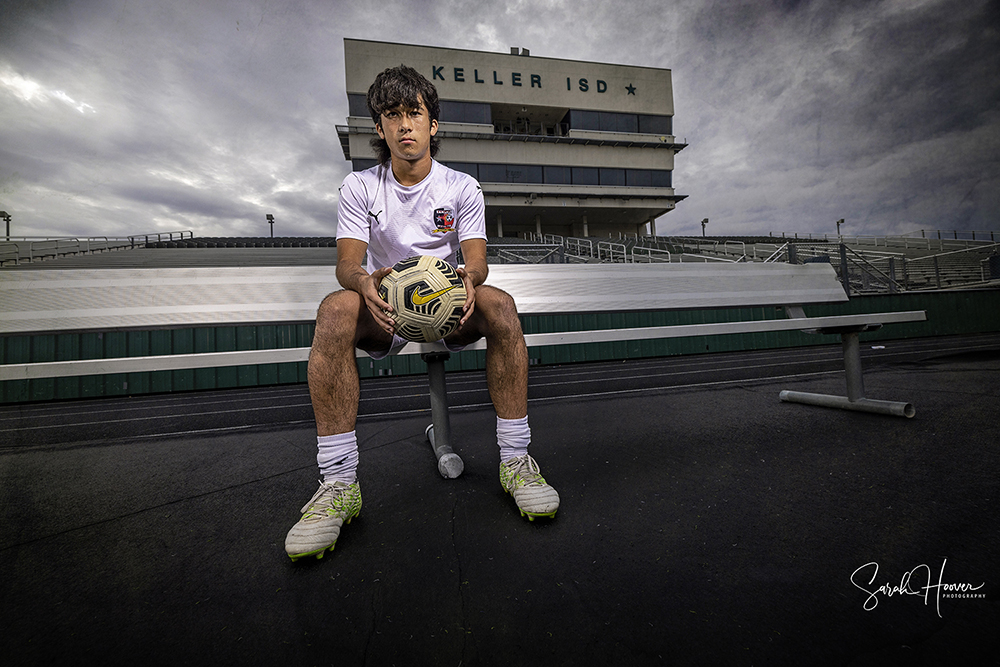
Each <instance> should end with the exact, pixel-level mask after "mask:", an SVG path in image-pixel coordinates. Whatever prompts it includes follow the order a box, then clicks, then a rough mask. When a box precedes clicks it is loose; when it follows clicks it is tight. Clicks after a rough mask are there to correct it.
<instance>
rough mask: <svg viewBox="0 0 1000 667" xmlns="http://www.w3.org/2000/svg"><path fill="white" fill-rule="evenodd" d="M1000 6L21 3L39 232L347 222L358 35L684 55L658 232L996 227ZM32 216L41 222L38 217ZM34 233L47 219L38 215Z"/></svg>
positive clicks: (11, 38) (596, 55)
mask: <svg viewBox="0 0 1000 667" xmlns="http://www.w3.org/2000/svg"><path fill="white" fill-rule="evenodd" d="M997 14H998V5H997V3H995V2H986V1H982V0H979V1H977V0H971V1H968V2H958V1H956V0H943V1H925V2H917V1H914V0H898V1H895V0H894V1H884V2H874V1H870V2H838V3H834V2H809V1H802V2H733V1H730V0H726V1H724V2H723V1H722V0H677V1H676V2H671V3H664V2H662V1H661V0H634V1H630V2H619V3H608V2H603V1H600V2H599V1H597V0H577V1H575V2H570V1H569V0H524V1H519V0H511V1H510V2H507V3H502V4H500V3H487V4H485V5H484V4H483V3H481V2H478V1H473V0H468V1H457V2H403V1H397V2H386V3H380V4H379V5H378V6H377V7H376V6H374V5H372V6H370V5H366V4H361V3H347V2H320V1H318V0H290V1H282V2H277V1H275V0H270V1H267V2H265V1H264V0H260V1H248V2H227V3H212V2H209V3H203V2H194V1H190V2H169V3H166V2H154V1H152V0H132V1H130V2H127V3H124V2H111V1H110V0H107V1H102V0H92V1H90V2H68V1H62V2H59V1H55V2H48V3H46V2H16V3H15V2H8V3H5V4H0V25H2V26H3V29H2V39H0V118H2V119H3V122H2V123H0V151H2V153H0V208H4V209H5V210H11V211H13V212H14V213H15V228H16V229H20V230H21V232H20V233H39V234H55V233H58V234H94V233H98V232H100V233H102V234H107V233H112V231H114V232H118V231H119V230H120V231H121V232H122V233H132V232H135V231H136V227H139V228H141V231H143V232H145V231H150V230H151V229H152V228H161V229H167V228H170V229H174V228H177V226H178V225H183V226H184V227H185V228H191V229H193V230H194V231H195V232H196V233H199V234H212V235H221V234H239V233H244V230H256V231H250V232H247V233H262V232H261V231H260V228H261V227H262V225H263V223H262V222H261V221H262V220H263V216H264V214H265V213H272V214H274V215H275V216H276V218H277V219H278V220H280V221H282V227H283V230H282V233H287V234H298V233H301V234H309V235H327V234H331V233H333V228H332V227H333V225H334V221H335V217H336V215H335V212H336V195H337V187H338V186H339V184H340V181H341V180H342V179H343V177H344V175H346V173H347V171H348V169H349V164H348V163H347V162H346V161H345V160H344V155H343V152H342V150H341V148H340V143H339V140H338V138H337V134H336V125H337V124H338V123H339V124H343V123H345V117H346V115H347V104H346V96H345V94H344V92H343V77H344V73H343V67H344V65H343V39H344V38H345V37H352V38H361V39H373V40H383V41H390V42H393V41H395V42H404V43H411V44H428V45H432V46H447V47H457V48H466V49H477V50H485V51H495V52H499V53H504V52H506V51H507V48H508V47H509V46H523V47H527V48H530V49H531V52H532V54H533V55H535V56H548V57H557V58H567V59H579V60H588V61H598V62H610V63H623V64H632V65H645V66H652V67H661V68H669V69H671V70H672V74H673V81H674V98H675V111H676V115H675V119H674V131H675V132H676V134H677V136H678V138H679V139H681V140H686V141H687V142H688V143H689V144H690V145H689V147H688V148H686V149H685V150H684V151H682V152H681V153H680V154H679V155H678V156H677V160H676V169H675V172H674V185H675V187H676V188H677V191H678V192H679V193H681V194H687V195H689V196H688V199H687V200H685V201H684V202H681V204H680V205H679V206H678V209H677V210H676V211H675V212H672V213H670V214H669V215H667V216H665V217H664V218H663V219H661V220H660V222H659V223H658V226H657V228H658V230H662V231H666V232H675V231H681V232H686V233H700V225H699V224H698V222H699V221H700V220H701V219H702V218H704V217H709V218H710V219H711V221H712V222H711V227H710V230H709V231H710V232H716V233H741V232H742V233H749V232H755V233H759V232H767V231H798V232H809V231H816V232H821V233H822V232H832V231H834V221H835V220H837V219H839V218H846V219H847V220H848V230H849V231H852V232H853V233H863V232H867V233H886V232H892V231H909V230H910V229H914V228H920V227H926V228H945V229H952V228H979V229H983V228H991V227H992V228H996V227H997V215H998V212H1000V200H998V196H1000V195H998V194H997V193H998V192H1000V166H998V163H997V159H996V157H995V156H996V155H997V154H1000V132H998V129H997V128H998V124H1000V118H998V106H1000V105H998V102H1000V97H998V95H1000V77H996V75H995V72H996V71H1000V43H998V39H1000V36H998V35H1000V31H998V16H997ZM18 225H20V227H18ZM32 230H34V232H32Z"/></svg>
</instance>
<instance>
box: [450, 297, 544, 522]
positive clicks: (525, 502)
mask: <svg viewBox="0 0 1000 667" xmlns="http://www.w3.org/2000/svg"><path fill="white" fill-rule="evenodd" d="M480 337H485V338H486V385H487V387H488V388H489V391H490V399H491V400H492V401H493V407H494V408H495V409H496V411H497V444H498V445H499V447H500V459H501V461H500V483H501V485H502V486H503V487H504V489H505V490H506V491H507V492H508V493H510V494H511V495H512V496H513V497H514V500H515V502H516V503H517V507H518V510H519V511H520V512H521V515H522V516H527V517H528V518H529V519H530V520H532V521H534V519H535V517H539V516H545V517H552V516H555V513H556V510H558V509H559V494H558V493H556V490H555V489H553V488H552V487H551V486H550V485H549V484H548V483H546V481H545V479H544V478H543V477H542V474H541V470H540V469H539V467H538V464H537V463H536V462H535V460H534V459H533V458H532V457H531V456H529V455H528V445H529V444H530V441H531V429H530V428H529V427H528V348H527V345H526V344H525V342H524V333H523V332H522V330H521V321H520V320H519V319H518V317H517V308H516V306H515V304H514V300H513V299H512V298H511V297H510V296H509V295H508V294H506V293H505V292H503V291H501V290H498V289H496V288H493V287H489V286H487V285H481V286H479V287H477V288H476V310H475V312H474V313H473V315H472V317H470V318H469V320H468V321H467V322H466V324H465V327H463V329H462V331H460V332H458V333H456V334H455V335H454V336H451V337H449V338H448V342H451V343H456V344H468V343H471V342H473V341H475V340H478V339H479V338H480Z"/></svg>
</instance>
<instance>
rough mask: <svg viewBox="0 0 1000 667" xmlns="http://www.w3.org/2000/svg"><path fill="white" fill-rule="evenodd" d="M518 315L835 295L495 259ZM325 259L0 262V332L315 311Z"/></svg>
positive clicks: (653, 270)
mask: <svg viewBox="0 0 1000 667" xmlns="http://www.w3.org/2000/svg"><path fill="white" fill-rule="evenodd" d="M488 283H489V284H491V285H494V286H496V287H498V288H500V289H503V290H505V291H507V292H508V293H510V294H511V296H513V297H514V301H515V303H517V307H518V311H519V312H520V313H521V314H525V315H538V314H559V313H608V312H629V311H642V310H674V309H689V308H732V307H743V306H770V305H774V306H779V305H789V304H810V303H838V302H843V301H847V295H846V294H845V293H844V290H843V288H842V287H841V285H840V283H839V282H838V281H837V277H836V273H835V271H834V270H833V267H831V266H830V265H829V264H807V265H799V266H794V265H789V264H628V265H620V264H619V265H585V266H581V265H570V264H562V265H559V264H556V265H527V266H526V265H497V266H491V267H490V277H489V280H488ZM338 289H340V285H339V283H337V279H336V275H335V268H334V267H332V266H294V267H288V266H283V267H213V268H185V269H176V268H175V269H162V268H160V269H76V270H72V271H69V270H67V271H60V270H49V269H46V270H33V271H17V270H15V271H0V313H2V314H3V317H2V318H0V333H8V334H16V333H48V332H58V331H81V330H95V329H104V330H108V329H155V328H168V327H178V326H228V325H248V324H265V323H268V324H269V323H275V322H284V323H295V322H312V321H314V319H315V317H316V307H317V305H318V304H319V302H320V301H322V300H323V298H324V297H325V296H326V295H327V294H329V293H330V292H333V291H335V290H338Z"/></svg>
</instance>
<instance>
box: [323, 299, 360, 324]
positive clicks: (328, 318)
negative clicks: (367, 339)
mask: <svg viewBox="0 0 1000 667" xmlns="http://www.w3.org/2000/svg"><path fill="white" fill-rule="evenodd" d="M360 305H361V297H360V295H359V294H358V293H357V292H352V291H350V290H340V291H337V292H333V293H332V294H328V295H327V296H326V298H325V299H323V301H321V302H320V304H319V308H318V309H317V310H316V326H317V327H324V328H325V327H328V326H332V325H343V324H345V323H351V324H352V325H353V324H356V323H357V321H358V308H359V306H360Z"/></svg>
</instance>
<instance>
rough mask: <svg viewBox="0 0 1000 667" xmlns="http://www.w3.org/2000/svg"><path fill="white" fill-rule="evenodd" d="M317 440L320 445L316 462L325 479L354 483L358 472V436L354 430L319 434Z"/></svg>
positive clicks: (331, 481) (328, 481)
mask: <svg viewBox="0 0 1000 667" xmlns="http://www.w3.org/2000/svg"><path fill="white" fill-rule="evenodd" d="M316 441H317V444H318V445H319V453H318V454H317V455H316V462H317V463H319V471H320V473H321V474H322V475H323V481H324V482H327V483H330V484H332V483H333V482H344V483H345V484H351V483H353V482H354V479H355V477H356V476H357V472H358V437H357V435H355V433H354V431H351V432H350V433H339V434H337V435H321V436H317V438H316Z"/></svg>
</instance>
